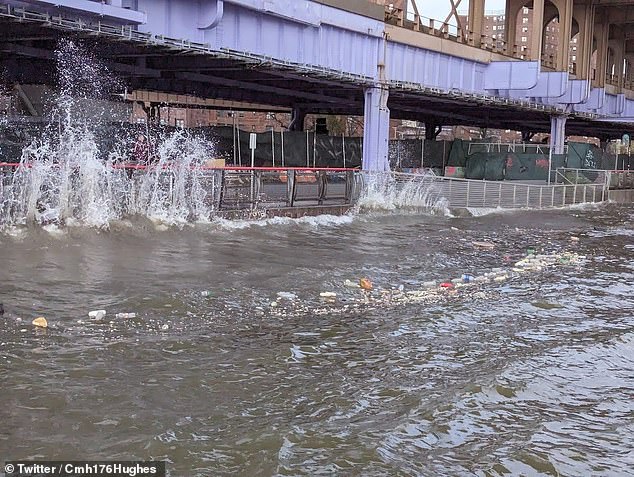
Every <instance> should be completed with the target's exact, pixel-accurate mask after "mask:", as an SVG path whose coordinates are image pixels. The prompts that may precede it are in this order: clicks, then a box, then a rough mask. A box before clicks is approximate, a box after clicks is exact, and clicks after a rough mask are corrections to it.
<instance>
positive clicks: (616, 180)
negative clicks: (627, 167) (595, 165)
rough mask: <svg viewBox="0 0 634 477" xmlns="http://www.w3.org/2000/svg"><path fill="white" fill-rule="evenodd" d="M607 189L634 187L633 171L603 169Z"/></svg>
mask: <svg viewBox="0 0 634 477" xmlns="http://www.w3.org/2000/svg"><path fill="white" fill-rule="evenodd" d="M605 174H606V183H607V185H608V188H609V189H634V171H605Z"/></svg>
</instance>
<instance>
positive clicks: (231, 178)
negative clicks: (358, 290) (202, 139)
mask: <svg viewBox="0 0 634 477" xmlns="http://www.w3.org/2000/svg"><path fill="white" fill-rule="evenodd" d="M18 167H27V168H28V167H29V165H28V164H13V163H9V164H7V163H0V173H2V174H1V176H0V178H2V181H0V184H4V185H2V186H1V187H0V191H1V190H2V188H3V187H5V186H6V185H8V184H10V181H11V177H12V176H13V173H14V171H15V170H16V169H17V168H18ZM109 167H111V168H112V171H113V172H114V173H117V172H118V173H120V174H122V177H123V175H125V176H127V177H128V179H129V180H130V181H131V183H132V185H133V184H135V183H136V184H142V182H143V180H144V178H145V177H147V176H148V175H150V174H153V179H152V180H153V181H154V183H156V184H159V185H160V188H161V190H163V191H166V192H165V196H166V199H167V200H169V198H170V197H173V196H174V194H175V187H178V186H179V184H182V176H179V174H182V171H183V169H182V168H180V169H179V168H178V167H171V166H170V165H169V164H163V165H150V166H146V165H136V164H114V165H110V166H109ZM186 170H187V169H186ZM189 170H191V172H192V175H191V176H189V179H187V180H186V181H185V182H186V184H189V183H193V176H194V175H195V182H196V187H198V188H202V189H204V190H205V191H206V194H205V197H206V198H205V204H204V205H205V206H207V207H209V208H211V209H213V210H217V211H236V210H249V209H271V208H284V207H301V206H328V205H333V206H334V205H353V204H355V203H356V202H357V201H358V199H359V198H360V197H361V196H362V195H363V194H364V193H379V194H383V195H384V196H389V195H397V196H398V201H397V202H398V203H399V204H401V205H403V206H405V207H407V206H411V207H419V206H422V205H421V204H424V206H426V207H427V206H432V207H433V204H443V206H449V207H452V208H502V209H520V208H524V209H545V208H554V207H565V206H568V205H574V204H580V203H588V202H589V203H593V202H602V201H605V200H607V199H608V190H609V187H610V185H611V184H612V183H613V182H614V181H619V183H621V181H626V180H630V179H631V180H634V174H630V173H629V171H599V170H581V169H570V170H565V169H558V170H557V174H556V177H558V178H559V180H560V181H563V180H564V178H565V180H566V181H567V182H565V183H555V184H554V185H546V184H527V183H521V182H515V181H487V180H473V179H462V178H450V177H440V176H435V175H433V174H416V173H371V172H367V171H359V170H356V169H343V168H273V167H254V168H250V167H227V168H212V167H190V168H189ZM573 172H574V175H572V173H573ZM582 177H585V178H586V179H585V180H582ZM588 177H590V178H593V179H594V180H589V179H588ZM615 177H616V178H617V179H614V178H615ZM622 178H625V179H622ZM575 181H576V182H575ZM623 183H625V182H623ZM130 190H134V187H132V188H130Z"/></svg>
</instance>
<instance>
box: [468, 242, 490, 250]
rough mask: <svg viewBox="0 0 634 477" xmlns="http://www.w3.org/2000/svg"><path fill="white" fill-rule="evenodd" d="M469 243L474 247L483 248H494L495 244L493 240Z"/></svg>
mask: <svg viewBox="0 0 634 477" xmlns="http://www.w3.org/2000/svg"><path fill="white" fill-rule="evenodd" d="M471 244H472V245H473V246H474V247H476V248H484V249H489V250H490V249H494V248H495V244H494V243H493V242H471Z"/></svg>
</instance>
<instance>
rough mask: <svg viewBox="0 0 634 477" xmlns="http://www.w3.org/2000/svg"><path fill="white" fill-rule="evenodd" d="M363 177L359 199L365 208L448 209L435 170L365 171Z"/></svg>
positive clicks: (361, 206) (435, 210) (432, 210)
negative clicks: (416, 171)
mask: <svg viewBox="0 0 634 477" xmlns="http://www.w3.org/2000/svg"><path fill="white" fill-rule="evenodd" d="M363 179H364V187H363V190H362V192H361V195H360V197H359V201H358V205H359V207H360V208H361V209H362V210H363V209H370V210H397V209H414V210H425V211H430V212H445V211H446V210H447V201H446V200H445V199H444V198H443V197H441V196H440V194H439V193H438V190H437V187H436V184H437V181H438V178H437V176H436V175H434V174H433V173H432V172H425V173H423V174H403V173H396V172H392V173H390V172H380V173H372V172H364V173H363Z"/></svg>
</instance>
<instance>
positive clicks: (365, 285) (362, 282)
mask: <svg viewBox="0 0 634 477" xmlns="http://www.w3.org/2000/svg"><path fill="white" fill-rule="evenodd" d="M359 286H360V287H361V288H363V289H364V290H372V288H373V287H372V282H371V281H370V280H368V279H367V278H362V279H361V280H359Z"/></svg>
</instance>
